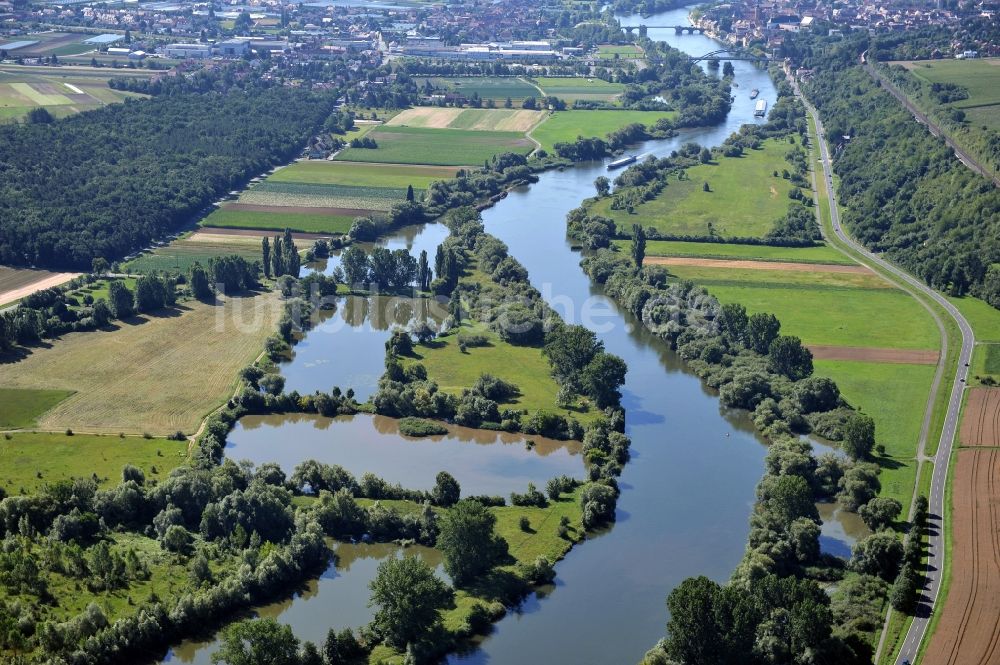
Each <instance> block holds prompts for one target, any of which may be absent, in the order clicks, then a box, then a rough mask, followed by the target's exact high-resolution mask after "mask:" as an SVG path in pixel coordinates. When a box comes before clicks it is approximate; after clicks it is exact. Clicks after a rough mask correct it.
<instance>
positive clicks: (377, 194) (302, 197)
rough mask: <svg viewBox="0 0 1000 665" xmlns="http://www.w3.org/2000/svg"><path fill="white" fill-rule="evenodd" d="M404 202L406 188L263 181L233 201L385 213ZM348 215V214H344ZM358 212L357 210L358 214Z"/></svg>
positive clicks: (254, 204)
mask: <svg viewBox="0 0 1000 665" xmlns="http://www.w3.org/2000/svg"><path fill="white" fill-rule="evenodd" d="M404 201H406V188H405V187H403V188H395V187H370V186H369V187H359V186H356V185H332V184H331V185H314V184H310V183H298V182H271V181H270V180H265V181H264V182H261V183H258V184H256V185H254V186H253V187H251V188H250V189H248V190H247V191H245V192H243V193H242V194H241V195H240V198H239V200H238V201H237V204H244V205H250V206H276V207H283V206H290V207H299V208H345V209H349V210H352V211H353V210H361V211H365V210H377V211H379V212H388V211H389V209H390V208H392V206H393V205H395V204H397V203H403V202H404ZM344 214H351V213H344ZM359 214H360V213H359Z"/></svg>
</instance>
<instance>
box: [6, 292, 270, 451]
mask: <svg viewBox="0 0 1000 665" xmlns="http://www.w3.org/2000/svg"><path fill="white" fill-rule="evenodd" d="M279 309H280V308H279V307H278V302H277V298H276V296H275V295H274V294H265V295H260V296H257V297H248V298H225V299H224V300H222V301H221V302H220V303H219V304H206V303H201V302H197V301H192V302H189V303H183V304H180V305H178V307H177V308H175V309H173V310H167V311H165V312H162V313H160V314H158V315H152V316H143V317H136V318H133V319H130V320H128V321H121V322H116V326H117V329H115V330H113V331H100V332H84V333H70V334H68V335H65V336H64V337H63V338H62V339H60V340H59V341H58V342H57V343H55V344H52V345H51V346H48V347H38V348H34V349H32V350H31V353H30V354H29V355H28V356H27V357H25V358H23V359H21V360H19V361H17V362H13V363H7V364H5V365H3V367H2V369H0V374H2V376H3V383H4V385H5V387H8V388H33V389H47V390H66V391H70V390H71V391H75V392H74V394H73V395H72V396H70V397H69V398H67V399H66V400H64V401H62V402H60V403H59V404H58V405H56V406H55V407H54V408H53V409H51V410H50V411H49V412H48V413H46V414H45V415H44V416H43V417H42V418H41V419H40V420H39V422H38V426H39V427H40V428H42V429H46V430H51V431H62V430H65V429H66V428H73V429H74V430H79V431H80V432H102V433H118V432H126V433H134V432H139V433H141V432H147V431H148V432H152V433H153V434H168V433H173V432H175V431H177V430H182V431H184V432H188V433H190V432H193V431H195V430H196V429H197V427H198V424H199V423H200V421H201V419H202V418H203V417H204V416H205V414H206V413H208V412H209V411H211V410H212V409H214V408H215V407H216V406H218V405H219V404H221V403H222V402H223V401H225V400H226V399H228V398H229V396H230V394H231V392H232V390H233V389H234V386H235V380H236V375H237V372H238V371H239V370H240V368H242V367H245V366H246V365H248V364H249V363H250V362H251V361H252V360H253V359H254V358H256V357H257V356H258V355H259V354H260V352H261V350H262V349H263V345H264V339H265V338H267V336H268V335H270V334H271V333H273V331H274V329H275V326H276V324H277V319H278V315H279Z"/></svg>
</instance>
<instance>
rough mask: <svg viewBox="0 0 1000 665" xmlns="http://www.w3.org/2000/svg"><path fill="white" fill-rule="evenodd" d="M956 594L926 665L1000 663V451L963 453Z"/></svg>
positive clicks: (955, 514) (958, 476)
mask: <svg viewBox="0 0 1000 665" xmlns="http://www.w3.org/2000/svg"><path fill="white" fill-rule="evenodd" d="M952 538H953V542H954V547H953V551H954V555H953V557H954V558H953V559H952V563H951V590H950V591H949V592H948V597H947V598H946V599H945V604H944V610H943V611H942V613H941V621H940V623H939V624H938V627H937V630H936V631H935V632H934V635H933V636H932V637H931V640H930V643H929V644H928V647H927V651H926V653H925V654H924V657H923V662H924V663H928V665H988V664H989V663H998V662H1000V449H979V450H977V449H971V448H964V449H959V451H958V460H957V464H956V467H955V485H954V498H953V505H952Z"/></svg>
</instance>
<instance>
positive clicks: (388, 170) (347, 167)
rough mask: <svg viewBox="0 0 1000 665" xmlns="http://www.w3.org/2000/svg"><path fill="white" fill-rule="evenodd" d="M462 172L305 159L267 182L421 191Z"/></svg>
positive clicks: (279, 170)
mask: <svg viewBox="0 0 1000 665" xmlns="http://www.w3.org/2000/svg"><path fill="white" fill-rule="evenodd" d="M457 172H458V169H455V168H450V167H447V166H404V165H398V164H355V163H348V162H328V161H320V160H304V161H299V162H295V163H294V164H290V165H289V166H286V167H284V168H281V169H278V170H277V171H275V172H274V173H273V174H271V175H270V176H268V178H267V181H268V182H271V183H275V182H295V183H305V184H313V185H342V186H345V187H346V186H350V187H385V188H387V189H401V190H404V191H405V190H406V187H407V186H408V185H412V186H413V189H415V190H417V191H420V190H424V189H427V188H428V187H429V186H430V184H431V183H432V182H435V181H437V180H448V179H450V178H454V177H455V174H456V173H457Z"/></svg>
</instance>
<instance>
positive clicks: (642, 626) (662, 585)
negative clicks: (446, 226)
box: [227, 8, 852, 665]
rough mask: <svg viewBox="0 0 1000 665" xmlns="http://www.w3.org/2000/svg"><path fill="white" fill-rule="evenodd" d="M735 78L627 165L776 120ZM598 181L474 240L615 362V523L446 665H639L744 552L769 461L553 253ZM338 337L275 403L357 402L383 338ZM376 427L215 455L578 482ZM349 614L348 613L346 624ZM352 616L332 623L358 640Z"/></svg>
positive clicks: (526, 198)
mask: <svg viewBox="0 0 1000 665" xmlns="http://www.w3.org/2000/svg"><path fill="white" fill-rule="evenodd" d="M689 9H690V8H685V9H679V10H675V11H671V12H665V13H662V14H659V15H656V16H653V17H647V18H646V19H642V18H641V17H637V16H622V17H619V18H620V19H621V20H622V23H623V24H626V25H638V24H640V23H646V24H651V25H680V24H684V23H686V22H687V12H688V11H689ZM649 36H650V37H651V38H652V39H660V40H665V41H667V42H669V43H670V44H672V45H673V46H675V47H677V48H679V49H681V50H683V51H686V52H687V53H689V54H691V55H695V56H699V55H703V54H705V53H708V52H710V51H713V50H715V49H717V48H718V47H719V44H718V43H717V42H715V41H713V40H711V39H710V38H708V37H705V36H702V35H675V34H674V31H673V30H672V29H670V30H660V29H650V30H649ZM733 65H734V67H735V70H736V77H735V79H736V81H737V83H738V84H739V87H738V88H734V91H733V92H734V96H735V100H734V103H733V109H732V112H731V113H730V114H729V116H728V117H727V118H726V120H725V121H724V122H723V123H720V124H719V125H716V126H714V127H708V128H698V129H693V130H684V131H682V132H681V133H680V135H679V136H677V137H675V138H674V139H671V140H667V141H654V142H649V143H646V144H642V145H639V146H635V147H634V148H633V149H631V150H630V151H629V152H630V154H636V155H645V154H655V155H657V156H663V155H668V154H669V153H670V152H671V151H672V150H676V149H677V148H679V147H680V146H681V145H682V144H684V143H686V142H688V141H697V142H698V143H700V144H701V145H704V146H713V145H718V144H720V143H722V142H723V140H725V138H726V137H727V136H728V135H729V134H731V133H732V132H733V131H736V130H737V129H738V128H739V127H740V125H742V124H743V123H747V122H760V120H755V119H754V117H753V107H754V101H752V100H750V99H749V91H750V90H751V89H754V88H757V89H759V90H760V97H759V98H760V99H765V100H767V101H768V103H769V104H773V102H774V100H775V98H776V91H775V88H774V85H773V84H772V82H771V80H770V78H769V76H768V75H767V72H766V71H764V70H762V69H759V68H757V67H755V66H754V65H752V64H750V63H747V62H742V61H734V62H733ZM606 174H607V169H606V167H605V165H604V164H603V163H591V164H582V165H579V166H577V167H575V168H571V169H566V170H564V171H552V172H548V173H545V174H542V175H541V178H540V181H539V182H538V183H537V184H535V185H532V186H530V187H526V188H522V189H521V190H519V191H516V192H513V193H512V194H511V195H510V196H508V197H507V198H505V199H504V200H502V201H500V202H499V203H498V204H497V205H496V206H495V207H494V208H491V209H489V210H487V211H485V212H484V215H483V217H484V221H485V223H486V228H487V230H488V231H489V232H490V233H492V234H494V235H496V236H498V237H499V238H500V239H502V240H503V241H504V242H506V243H507V244H508V246H509V247H510V250H511V254H512V255H513V256H515V257H517V258H518V259H519V260H520V261H521V262H522V263H523V264H524V265H525V266H526V267H527V269H528V271H529V273H530V275H531V280H532V283H533V284H534V285H535V286H536V287H537V288H539V290H540V291H541V292H542V294H543V297H545V299H546V300H547V301H548V302H549V303H550V304H551V305H552V306H553V307H554V308H555V309H557V310H558V311H559V312H560V313H562V314H563V317H564V318H565V319H566V320H567V321H568V322H570V323H583V324H585V325H587V326H588V327H590V328H591V329H592V330H594V331H595V332H596V333H597V334H598V336H599V337H600V339H601V340H602V341H603V342H604V344H605V346H606V348H607V350H608V351H609V352H611V353H615V354H617V355H619V356H621V357H622V358H623V359H624V360H625V361H626V362H627V363H628V367H629V372H628V376H627V379H626V384H625V386H624V388H623V391H622V392H623V404H624V406H625V408H626V409H627V418H626V427H627V431H628V434H629V436H631V438H632V442H633V448H632V450H633V456H632V461H631V462H630V463H629V464H628V465H627V466H626V468H625V472H624V474H623V476H622V478H621V483H620V484H621V487H622V490H623V491H622V495H621V498H620V500H619V504H618V514H617V518H618V519H617V522H616V524H615V525H614V527H613V528H611V529H609V530H608V531H607V532H605V533H602V534H600V535H596V536H594V537H592V538H590V539H588V541H587V542H585V543H583V544H581V545H580V546H578V547H576V548H574V549H573V551H571V552H570V554H569V555H568V556H567V558H566V559H565V560H564V561H562V562H561V563H560V564H559V566H557V569H556V570H557V573H558V578H557V580H556V585H555V587H554V589H549V590H547V592H546V593H545V594H544V596H543V595H540V594H536V595H534V596H532V597H531V598H529V599H528V600H527V601H526V602H525V603H524V604H523V606H522V607H521V608H519V610H518V611H515V612H511V613H510V614H509V615H508V617H507V618H505V619H503V620H502V621H501V622H500V623H499V624H497V625H496V627H495V628H494V630H493V631H492V633H491V635H489V636H487V637H486V638H484V639H483V640H481V641H480V642H479V643H478V644H476V645H474V646H473V647H471V648H470V649H469V650H468V651H466V652H465V653H462V654H457V655H455V656H453V657H451V658H450V659H449V660H450V662H452V663H474V664H479V663H482V664H484V665H485V664H486V663H489V665H522V664H523V663H526V662H532V663H548V664H562V663H565V664H567V665H569V664H572V665H587V664H594V665H606V664H610V663H636V662H638V661H639V660H640V659H641V657H642V654H643V653H644V652H645V651H646V650H647V649H648V648H649V647H651V646H652V645H653V644H654V643H655V642H656V641H657V640H658V639H659V638H660V637H662V636H663V634H664V625H665V623H666V619H667V616H666V608H665V605H664V601H665V599H666V596H667V594H668V593H669V592H670V590H671V589H672V588H674V587H675V586H676V585H677V584H678V583H679V582H680V581H681V580H683V579H684V578H686V577H689V576H692V575H707V576H709V577H711V578H713V579H715V580H719V581H725V580H726V579H728V577H729V575H730V574H731V573H732V570H733V569H734V568H735V566H736V565H737V564H738V562H739V560H740V558H741V556H742V555H743V551H744V548H745V546H746V537H747V533H748V530H749V525H748V516H749V514H750V511H751V509H752V506H753V501H754V488H755V486H756V484H757V482H758V480H759V479H760V477H761V474H762V472H763V458H764V455H765V454H766V450H765V448H764V446H763V445H761V441H760V440H759V438H758V437H757V436H756V434H755V432H754V430H753V427H752V424H751V423H750V422H749V419H748V418H747V416H746V413H745V412H739V411H730V410H728V409H725V408H723V407H721V405H720V403H719V400H718V398H717V396H716V395H715V394H714V392H713V391H711V390H709V389H708V388H706V387H705V386H704V385H703V384H702V382H701V381H700V380H699V379H698V378H697V377H696V376H694V375H693V374H691V373H690V372H689V371H687V370H686V369H685V367H684V366H683V364H682V363H681V361H680V360H679V359H678V358H677V356H676V355H675V354H673V353H672V352H670V350H669V349H667V348H666V347H665V346H664V345H663V344H662V343H661V342H660V341H659V340H658V339H656V338H654V337H652V336H651V335H650V334H648V333H647V332H646V331H645V330H644V329H643V328H642V327H641V326H640V325H638V322H636V321H635V320H633V318H632V317H631V316H630V315H629V314H628V313H627V312H622V311H620V310H619V309H618V308H617V307H616V306H615V304H614V303H613V302H612V301H610V300H609V299H608V298H606V297H605V296H604V295H603V294H602V292H601V291H600V290H599V289H597V288H595V287H593V286H592V285H591V283H590V280H589V278H588V277H587V276H586V275H585V274H584V273H583V272H582V270H581V269H580V267H579V261H580V258H581V256H580V254H579V252H577V251H575V250H574V249H573V247H572V246H571V244H570V243H569V242H568V241H567V239H566V236H565V218H566V213H567V212H569V211H570V210H571V209H573V208H575V207H576V206H577V205H579V203H580V202H581V201H582V200H583V199H584V198H586V197H589V196H592V195H593V192H594V188H593V181H594V179H595V178H596V177H597V176H599V175H606ZM424 234H427V235H424ZM445 235H446V232H445V231H443V227H441V226H440V225H429V226H426V227H424V229H423V230H422V231H421V232H420V233H419V234H415V235H414V234H411V235H409V237H406V236H405V235H404V236H397V237H395V238H393V239H390V241H389V242H388V246H390V247H394V246H407V247H409V248H412V250H413V251H414V252H418V251H419V250H420V249H421V248H424V249H427V251H428V253H429V254H432V253H433V249H434V247H436V245H437V243H438V242H440V241H441V240H442V239H443V238H444V237H445ZM336 262H337V258H336V257H334V258H331V259H330V260H329V261H327V262H326V264H325V265H312V266H309V267H310V268H311V269H317V270H324V271H330V270H332V269H333V267H334V266H335V265H336ZM358 306H361V305H358ZM346 309H347V306H346V305H345V307H344V309H343V310H339V309H338V311H337V313H335V314H334V316H333V317H332V318H336V317H337V316H343V317H344V318H345V320H350V319H351V317H350V316H347V314H346ZM404 318H406V317H405V316H402V315H401V316H400V318H398V319H397V320H396V322H397V323H399V324H400V325H404V324H405V323H404V321H403V319H404ZM410 320H412V316H411V317H410V318H409V319H407V321H410ZM348 327H349V328H351V329H347V328H342V329H341V330H339V331H337V332H336V333H324V332H323V331H322V330H321V329H317V330H314V331H310V332H309V333H308V334H307V335H306V337H305V339H304V340H303V342H301V343H300V344H299V346H298V347H296V350H295V354H296V355H295V359H294V360H292V362H290V363H287V364H285V365H283V366H282V372H283V373H284V374H285V375H286V377H288V388H289V389H292V388H296V389H298V390H300V391H302V392H311V391H312V390H314V389H316V388H319V389H322V390H329V388H330V387H332V386H333V385H339V386H341V387H342V388H346V387H348V386H352V387H354V388H355V390H356V391H358V395H359V397H360V398H362V399H363V398H364V397H365V396H366V395H367V394H370V393H371V391H372V390H373V389H374V381H373V379H372V378H371V377H374V378H377V376H378V375H379V374H381V369H382V362H383V346H382V345H383V344H384V341H385V339H386V338H387V337H388V327H385V328H380V327H379V326H372V327H370V329H365V328H364V325H363V324H362V325H359V326H348ZM356 330H358V331H360V332H357V333H355V331H356ZM352 337H360V338H371V339H366V340H364V341H356V340H352V339H351V338H352ZM366 376H367V377H369V378H368V379H365V378H364V377H366ZM348 378H351V380H348ZM310 386H314V387H310ZM366 390H367V392H366ZM376 422H378V421H376V420H375V419H372V418H370V417H365V418H361V417H355V418H354V419H352V420H348V421H343V422H339V421H338V422H333V421H328V422H326V423H325V424H323V423H321V422H318V421H315V420H307V419H294V418H293V419H289V420H283V419H257V420H253V419H244V420H243V421H242V422H241V425H240V426H239V428H238V429H237V430H236V431H235V432H234V433H233V435H232V436H231V438H230V441H231V447H230V448H229V449H228V450H227V453H228V454H229V455H231V456H233V457H236V458H243V457H249V458H251V459H253V460H255V461H257V462H264V461H278V462H281V463H282V465H283V466H284V467H286V469H290V468H291V467H292V466H294V465H295V464H296V463H298V462H299V461H301V460H302V459H307V458H310V457H315V458H318V459H323V460H324V461H329V462H335V463H338V464H342V465H344V466H347V467H348V468H350V469H351V470H352V471H354V472H356V473H361V472H363V471H373V472H375V473H378V474H379V475H382V476H384V477H386V478H387V479H390V480H393V481H397V480H398V481H399V482H401V483H403V484H404V485H405V486H408V487H429V486H430V484H431V483H432V482H433V474H435V473H437V471H438V470H441V469H442V468H444V469H448V470H452V469H453V471H452V472H453V474H454V475H455V476H456V477H457V478H458V479H459V482H461V483H462V485H463V490H465V491H466V493H506V492H509V491H510V488H512V487H523V486H524V485H525V484H526V483H527V481H528V480H535V479H539V480H544V479H547V478H548V477H551V476H552V475H557V474H559V473H569V474H570V475H576V476H579V475H580V471H581V470H582V462H581V461H580V457H579V455H577V454H576V453H575V451H573V450H572V449H571V447H569V446H565V445H563V444H558V445H553V448H552V450H550V451H549V452H548V454H543V452H544V449H541V448H536V450H532V451H527V450H524V446H523V443H521V444H519V443H517V442H514V443H505V442H503V441H502V440H501V441H497V440H493V441H491V442H471V441H462V440H461V437H462V436H463V435H462V434H459V433H457V432H452V433H451V434H449V436H448V437H444V439H442V440H441V441H410V440H404V439H402V438H401V437H400V436H399V435H398V432H392V431H388V432H379V431H378V426H376ZM323 426H325V427H326V428H327V429H323ZM339 428H343V429H339ZM341 432H343V435H341ZM453 436H454V437H457V440H456V439H455V438H453ZM469 436H471V434H469ZM401 455H407V457H406V458H405V459H403V458H401V457H400V456H401ZM448 464H452V465H453V466H451V467H450V468H449V467H448V466H446V465H448ZM546 467H548V468H546ZM573 467H575V470H569V469H573ZM535 482H536V484H537V483H538V480H536V481H535ZM487 488H493V489H487ZM831 517H833V515H831ZM831 522H836V523H840V522H838V520H836V519H831ZM841 532H842V533H841ZM824 536H829V538H830V539H831V542H830V543H829V545H830V546H839V545H837V543H841V542H843V543H849V542H850V539H851V537H852V536H851V532H850V530H849V529H846V528H841V529H839V530H838V529H837V528H836V527H832V526H829V525H827V526H825V528H824ZM833 541H836V543H835V542H833ZM338 579H340V578H339V577H334V578H332V583H331V584H330V585H327V584H326V583H327V582H328V581H331V580H330V579H329V578H327V577H324V579H323V580H321V581H320V582H319V583H318V584H317V586H316V587H315V593H314V594H313V595H309V596H308V597H305V596H303V597H299V598H297V599H294V600H292V601H290V606H289V607H288V609H287V610H285V611H284V612H283V613H282V614H280V616H279V619H280V620H281V621H287V622H289V623H290V624H291V625H292V626H293V627H294V629H295V631H296V633H297V634H298V635H299V637H301V638H303V639H317V637H316V634H317V633H318V634H320V635H322V634H325V631H326V629H327V628H328V627H329V626H330V625H335V624H336V621H339V620H341V619H336V618H332V619H330V620H327V617H338V616H342V615H341V614H339V613H343V612H350V611H351V609H350V608H351V607H356V606H357V602H356V601H355V600H345V596H342V595H341V594H340V593H338V591H337V590H336V587H335V586H333V585H334V584H336V581H337V580H338ZM328 586H329V590H327V589H328ZM366 594H367V592H366V591H365V592H364V593H363V594H362V595H365V596H366ZM345 604H346V605H347V606H348V607H347V608H345V607H342V606H343V605H345ZM300 606H301V607H308V610H303V612H304V614H303V615H299V614H297V612H298V611H299V609H298V608H299V607H300ZM293 610H294V611H295V612H296V613H295V614H293ZM317 617H321V618H320V619H317ZM360 617H361V615H360V614H357V615H354V616H352V617H350V618H349V619H344V620H346V621H347V622H348V623H349V624H350V623H352V622H354V623H357V620H358V619H359V618H360ZM317 622H318V623H320V624H322V626H319V627H317V625H316V624H317ZM361 622H362V623H363V620H362V621H361Z"/></svg>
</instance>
